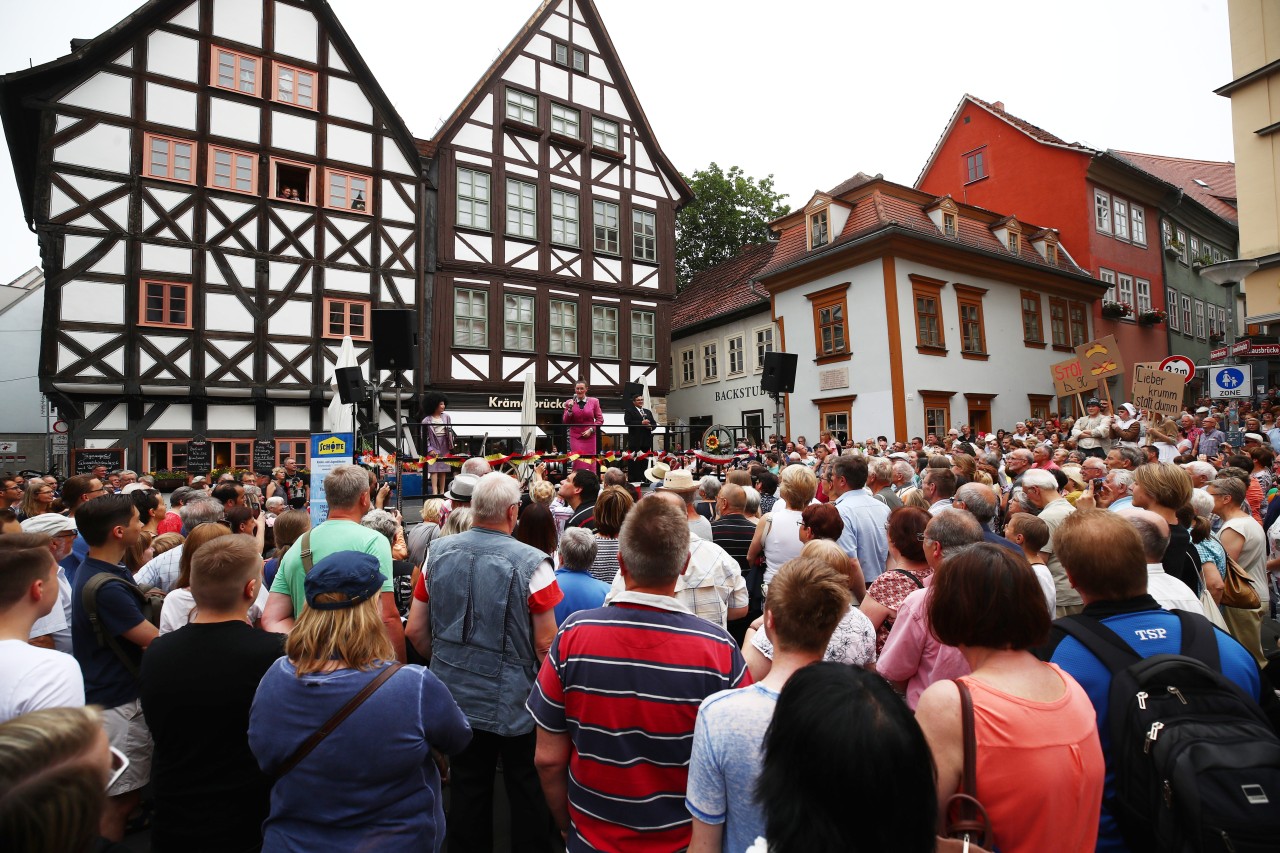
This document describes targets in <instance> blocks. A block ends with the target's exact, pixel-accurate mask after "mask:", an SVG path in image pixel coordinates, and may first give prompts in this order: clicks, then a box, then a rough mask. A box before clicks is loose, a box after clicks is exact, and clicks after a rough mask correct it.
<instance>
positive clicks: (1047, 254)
mask: <svg viewBox="0 0 1280 853" xmlns="http://www.w3.org/2000/svg"><path fill="white" fill-rule="evenodd" d="M1044 259H1045V260H1046V261H1048V262H1049V263H1051V264H1053V265H1054V266H1057V265H1058V247H1057V246H1055V245H1053V244H1052V243H1045V245H1044Z"/></svg>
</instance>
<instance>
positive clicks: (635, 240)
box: [430, 0, 692, 432]
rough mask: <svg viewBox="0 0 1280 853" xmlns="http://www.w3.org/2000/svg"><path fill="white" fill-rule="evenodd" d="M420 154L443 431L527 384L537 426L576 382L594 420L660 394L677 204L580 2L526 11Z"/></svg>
mask: <svg viewBox="0 0 1280 853" xmlns="http://www.w3.org/2000/svg"><path fill="white" fill-rule="evenodd" d="M430 153H431V155H432V163H431V180H432V182H433V184H434V185H435V186H437V187H439V224H438V235H439V238H438V244H437V252H438V265H437V270H436V272H435V274H434V282H433V284H434V286H433V293H434V294H435V308H434V311H435V314H434V324H433V325H434V327H435V328H436V329H437V330H438V333H437V334H436V335H435V338H434V341H433V343H432V353H431V358H432V376H431V384H432V386H433V387H434V388H437V389H440V390H442V391H444V392H445V393H447V394H448V395H449V397H450V400H451V403H450V411H451V413H452V415H453V420H454V424H455V428H458V429H459V430H460V431H465V430H466V424H468V423H472V424H476V423H481V422H483V423H492V422H494V421H496V420H500V419H502V418H504V417H507V418H510V417H512V416H516V417H518V413H517V412H505V407H510V406H512V405H513V404H514V405H515V406H517V407H518V404H519V400H520V392H521V389H522V386H523V383H524V378H525V375H526V374H527V373H529V372H533V373H534V377H535V380H536V384H537V390H538V392H539V405H540V406H541V407H542V408H541V411H542V412H543V413H544V414H543V415H542V416H541V419H546V420H551V421H554V420H558V418H559V401H562V400H563V399H565V398H566V397H567V396H568V395H569V394H570V393H571V391H572V388H573V384H574V383H575V382H576V381H577V380H579V379H585V380H586V381H587V382H588V383H590V385H591V393H592V395H593V396H597V397H599V398H601V402H602V405H603V406H604V408H605V411H606V417H607V420H614V419H617V420H619V421H620V414H617V413H619V412H620V411H621V409H620V400H621V395H622V393H623V391H624V389H625V386H626V384H627V383H630V382H635V383H640V384H643V385H646V386H648V387H649V388H650V391H651V393H653V394H654V395H655V396H659V397H660V396H662V395H664V394H665V393H666V391H667V389H668V387H669V386H670V382H671V377H670V366H669V362H670V354H669V346H670V344H669V334H668V330H669V329H670V317H671V303H672V301H673V299H674V297H675V290H676V286H675V263H674V254H675V215H676V211H677V210H678V209H679V208H680V206H681V205H683V204H684V203H686V202H687V201H689V200H690V199H691V197H692V196H691V193H690V191H689V188H688V186H687V185H686V183H685V182H684V180H683V179H682V178H681V176H680V173H679V172H678V171H677V170H676V169H675V168H674V167H673V166H672V165H671V163H670V161H669V160H668V159H667V157H666V156H665V155H664V154H663V153H662V149H661V148H660V147H659V145H658V143H657V140H656V138H655V137H654V134H653V131H652V129H651V128H650V126H649V122H648V120H647V119H646V117H645V114H644V110H643V109H642V108H641V106H640V103H639V101H638V100H637V98H636V95H635V92H634V91H633V90H632V88H631V84H630V82H629V80H628V79H627V74H626V71H625V70H623V67H622V63H621V61H620V60H619V58H618V55H617V53H616V51H615V50H614V47H613V44H612V42H611V41H610V39H609V35H608V33H607V32H606V31H605V28H604V25H603V23H602V22H601V19H600V16H599V13H598V12H597V10H596V8H595V5H594V4H593V3H592V2H591V0H548V2H545V3H543V4H542V5H541V6H540V7H539V8H538V10H537V11H536V12H535V13H534V14H533V16H532V17H531V18H530V19H529V21H528V22H527V23H526V24H525V26H524V27H523V28H522V29H521V30H520V32H519V33H518V34H517V35H516V37H515V38H514V39H513V40H512V42H511V43H510V44H509V45H508V46H507V48H506V49H505V50H504V51H502V53H501V54H500V55H499V56H498V58H497V59H496V60H495V61H494V63H493V65H492V66H491V67H490V68H489V70H488V71H487V72H486V74H485V76H484V77H483V78H482V79H481V80H480V82H479V83H478V84H477V85H476V87H475V88H474V89H473V90H472V91H471V93H470V94H469V95H468V96H467V97H466V99H465V100H464V101H463V102H462V104H461V105H460V106H459V107H458V108H457V110H456V111H455V112H454V113H453V115H452V116H451V117H450V118H448V119H447V120H446V121H445V122H444V124H443V125H442V126H441V128H440V130H439V131H438V132H437V134H436V135H435V137H434V138H433V140H432V141H431V148H430ZM610 409H612V410H613V416H612V417H610V415H609V413H610ZM504 412H505V413H504ZM476 431H477V432H479V431H480V429H479V428H477V429H476Z"/></svg>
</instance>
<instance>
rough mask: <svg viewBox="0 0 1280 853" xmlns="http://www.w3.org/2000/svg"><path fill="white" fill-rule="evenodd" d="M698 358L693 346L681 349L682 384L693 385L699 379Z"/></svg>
mask: <svg viewBox="0 0 1280 853" xmlns="http://www.w3.org/2000/svg"><path fill="white" fill-rule="evenodd" d="M697 364H698V363H697V359H696V358H695V356H694V353H693V347H689V348H688V349H682V350H680V384H681V385H693V384H694V383H695V382H697V381H698V367H697Z"/></svg>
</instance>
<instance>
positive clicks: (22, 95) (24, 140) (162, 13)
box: [0, 0, 416, 220]
mask: <svg viewBox="0 0 1280 853" xmlns="http://www.w3.org/2000/svg"><path fill="white" fill-rule="evenodd" d="M301 2H303V3H304V4H305V5H306V7H307V9H308V10H310V11H311V12H313V13H315V15H316V17H317V19H318V20H319V21H320V23H321V24H322V25H323V26H324V28H325V29H326V30H327V31H328V33H329V38H330V41H332V42H333V44H334V46H336V47H337V48H338V50H339V51H340V52H341V53H342V58H343V62H344V63H346V64H347V67H348V68H349V69H350V71H351V73H352V74H353V75H354V76H355V77H357V78H358V79H360V80H361V81H362V82H363V83H364V84H365V86H366V87H367V89H368V92H369V95H370V98H371V100H372V101H373V103H374V105H375V106H376V107H377V109H378V112H379V113H380V114H381V115H382V117H383V118H384V119H385V120H386V122H387V126H388V127H389V128H390V129H391V130H392V131H394V132H396V133H397V134H398V135H399V137H400V140H401V142H402V143H403V144H405V145H407V146H410V147H416V145H415V140H414V138H413V134H411V133H410V132H409V128H408V127H407V126H406V125H405V123H404V119H402V118H401V117H400V114H399V113H398V112H397V111H396V108H395V107H394V106H393V105H392V103H391V99H390V98H388V97H387V94H386V92H384V91H383V90H382V86H381V85H379V84H378V80H377V78H376V77H374V76H373V71H372V70H370V68H369V66H368V64H367V63H366V62H365V61H364V57H363V56H361V55H360V51H359V50H358V49H357V48H356V46H355V42H353V41H352V40H351V36H350V35H349V34H348V33H347V31H346V29H345V28H344V27H343V26H342V23H341V22H340V21H339V20H338V16H337V15H336V14H335V13H334V11H333V9H332V8H330V6H329V4H328V2H327V0H301ZM191 3H192V0H147V2H145V3H143V4H142V5H141V6H139V7H138V8H137V9H135V10H134V11H133V12H131V13H129V14H128V15H126V16H125V17H124V18H122V19H121V20H120V21H119V22H118V23H117V24H116V25H115V26H113V27H111V28H110V29H109V30H106V31H105V32H103V33H100V34H98V35H97V36H95V37H93V38H91V39H87V40H84V41H81V40H79V39H76V40H74V41H73V42H72V47H73V49H72V51H71V52H70V53H68V54H66V55H65V56H60V57H58V58H57V59H54V60H52V61H50V62H45V63H43V64H41V65H37V66H35V67H33V68H23V69H21V70H20V71H14V72H12V73H10V74H4V75H0V120H3V122H4V128H5V136H6V138H7V139H8V143H9V153H10V157H11V159H12V161H13V169H14V173H15V176H16V177H17V179H18V194H19V195H20V196H21V198H22V208H23V212H24V213H25V214H26V217H27V219H28V220H30V219H31V218H32V217H33V215H34V213H33V210H32V194H33V192H34V189H35V184H36V174H35V171H36V162H35V161H36V156H37V152H38V150H39V141H40V112H41V107H39V106H32V105H29V104H27V103H24V101H26V99H27V98H29V97H32V96H33V95H34V96H40V95H43V94H45V93H47V92H52V91H57V90H59V89H61V88H66V87H68V86H69V85H70V84H71V83H72V82H75V81H78V80H79V79H80V78H81V77H82V76H83V75H85V74H86V73H88V70H89V69H92V68H94V67H95V66H97V65H106V64H108V63H110V62H111V60H113V59H114V58H115V57H116V56H117V55H119V53H120V52H121V51H123V50H125V49H126V47H127V46H128V45H129V44H130V43H132V42H133V41H134V40H135V39H136V38H138V37H139V36H140V35H142V34H143V33H144V32H146V30H147V29H148V28H150V27H154V26H156V25H157V24H160V23H163V22H164V21H167V20H169V19H170V18H172V17H173V16H174V15H175V14H177V13H178V12H181V11H182V10H183V9H184V8H186V7H187V6H190V5H191Z"/></svg>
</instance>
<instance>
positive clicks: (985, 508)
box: [951, 483, 1022, 556]
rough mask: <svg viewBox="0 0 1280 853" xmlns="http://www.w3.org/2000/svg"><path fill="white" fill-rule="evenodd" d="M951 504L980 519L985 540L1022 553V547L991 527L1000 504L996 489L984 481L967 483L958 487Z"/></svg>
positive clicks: (979, 522)
mask: <svg viewBox="0 0 1280 853" xmlns="http://www.w3.org/2000/svg"><path fill="white" fill-rule="evenodd" d="M951 506H952V507H953V508H954V509H962V510H965V511H966V512H968V513H969V514H970V515H972V516H973V517H974V518H976V519H977V520H978V524H980V525H982V538H983V539H984V540H986V541H987V542H990V543H992V544H993V545H1000V546H1002V547H1005V548H1008V549H1009V550H1011V551H1013V552H1014V553H1015V554H1018V555H1019V556H1021V555H1022V549H1021V548H1019V547H1018V546H1017V545H1014V544H1013V543H1012V542H1010V541H1009V540H1008V539H1005V538H1004V537H1003V536H998V535H997V534H996V533H995V532H994V531H993V530H992V529H991V520H992V519H993V518H995V517H996V508H997V507H999V506H1000V504H999V498H997V497H996V492H995V489H993V488H991V487H990V486H988V485H986V484H984V483H965V484H964V485H963V486H961V487H960V488H958V489H956V497H955V500H954V501H952V503H951Z"/></svg>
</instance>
